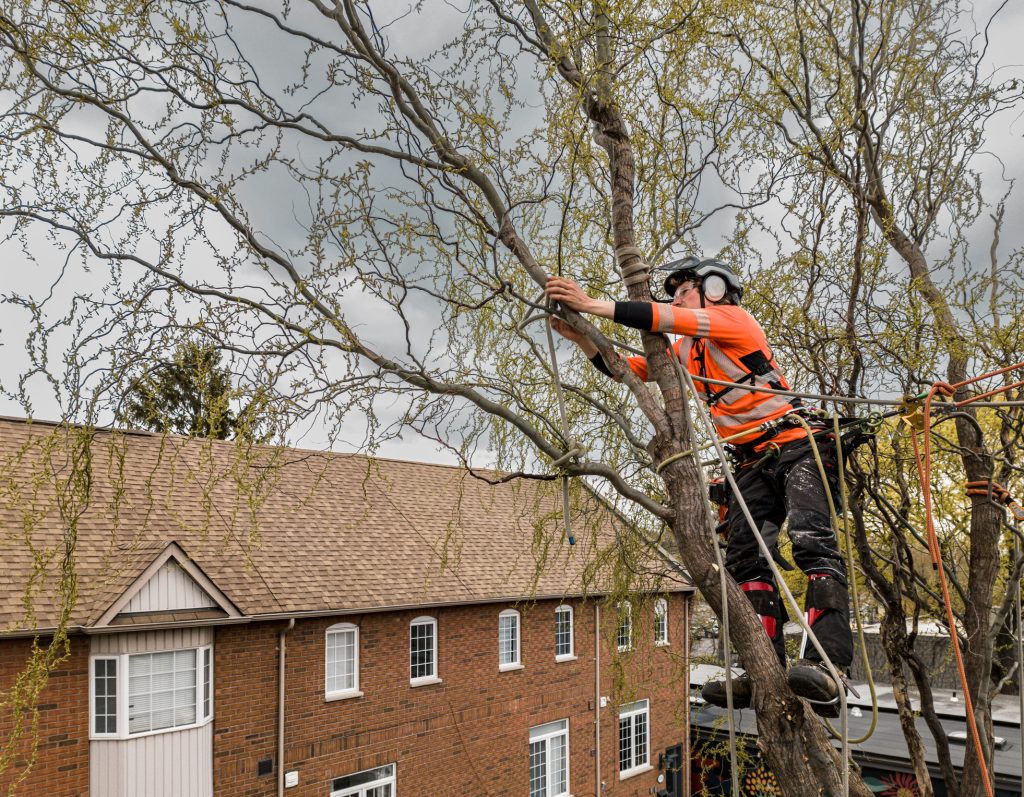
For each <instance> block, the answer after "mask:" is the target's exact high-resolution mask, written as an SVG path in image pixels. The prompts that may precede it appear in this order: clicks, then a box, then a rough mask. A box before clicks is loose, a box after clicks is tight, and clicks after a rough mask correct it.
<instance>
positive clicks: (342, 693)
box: [324, 623, 363, 701]
mask: <svg viewBox="0 0 1024 797" xmlns="http://www.w3.org/2000/svg"><path fill="white" fill-rule="evenodd" d="M349 631H351V632H353V634H354V636H353V642H352V648H353V654H352V656H353V658H352V686H351V687H346V688H345V689H335V690H334V691H331V688H330V676H329V674H328V669H327V664H328V662H327V652H328V650H330V647H329V643H330V639H331V634H338V633H343V632H349ZM362 696H363V693H362V692H360V691H359V626H358V625H355V624H354V623H335V624H334V625H332V626H330V627H329V628H328V629H327V630H326V631H325V632H324V700H325V701H331V700H347V699H349V698H352V697H362Z"/></svg>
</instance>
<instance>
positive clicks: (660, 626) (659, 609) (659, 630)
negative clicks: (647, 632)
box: [654, 598, 669, 647]
mask: <svg viewBox="0 0 1024 797" xmlns="http://www.w3.org/2000/svg"><path fill="white" fill-rule="evenodd" d="M654 644H655V645H656V646H657V647H664V646H666V645H668V644H669V640H668V601H667V600H665V599H664V598H658V600H656V601H655V602H654Z"/></svg>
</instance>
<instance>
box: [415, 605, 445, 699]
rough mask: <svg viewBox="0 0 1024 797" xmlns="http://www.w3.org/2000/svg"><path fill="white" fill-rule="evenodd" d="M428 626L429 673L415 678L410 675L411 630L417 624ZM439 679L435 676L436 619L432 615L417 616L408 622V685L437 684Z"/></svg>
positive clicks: (439, 681)
mask: <svg viewBox="0 0 1024 797" xmlns="http://www.w3.org/2000/svg"><path fill="white" fill-rule="evenodd" d="M424 625H427V626H430V634H431V637H430V639H431V648H432V650H431V660H430V674H429V675H421V676H418V677H416V678H413V677H412V667H413V661H412V630H413V628H415V627H417V626H424ZM439 683H441V679H440V678H439V677H438V676H437V619H436V618H434V617H427V616H423V617H417V618H416V619H415V620H413V621H412V622H410V623H409V685H410V686H427V685H429V684H439Z"/></svg>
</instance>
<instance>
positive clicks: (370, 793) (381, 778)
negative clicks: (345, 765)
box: [331, 764, 396, 797]
mask: <svg viewBox="0 0 1024 797" xmlns="http://www.w3.org/2000/svg"><path fill="white" fill-rule="evenodd" d="M331 797H396V792H395V765H394V764H386V765H384V766H382V767H374V768H373V769H364V770H363V771H362V772H356V773H354V774H352V775H345V776H343V777H340V778H334V780H332V781H331Z"/></svg>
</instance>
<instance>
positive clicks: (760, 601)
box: [740, 581, 783, 640]
mask: <svg viewBox="0 0 1024 797" xmlns="http://www.w3.org/2000/svg"><path fill="white" fill-rule="evenodd" d="M740 589H742V590H743V591H744V592H745V593H746V595H747V600H749V601H750V604H751V605H752V606H753V607H754V611H755V612H757V616H758V617H760V618H761V625H762V626H764V630H765V632H766V633H767V634H768V637H769V638H770V639H772V640H774V639H776V638H777V637H781V636H782V625H783V613H782V603H781V602H780V601H779V593H778V590H776V589H775V585H774V584H772V583H770V582H767V581H747V582H744V583H743V584H740Z"/></svg>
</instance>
